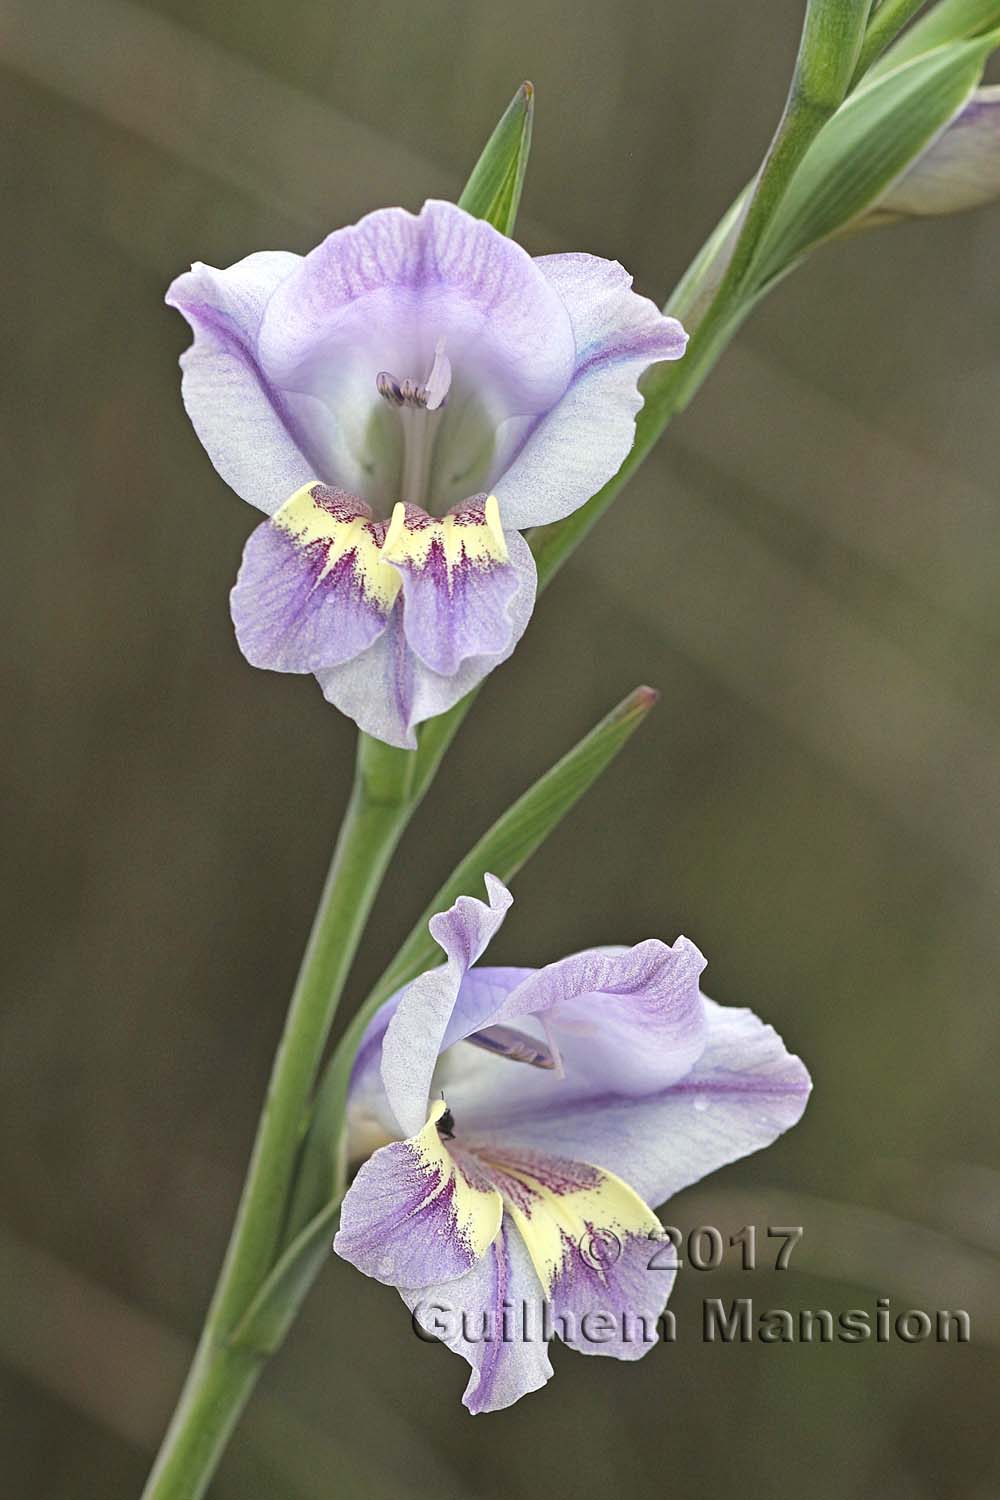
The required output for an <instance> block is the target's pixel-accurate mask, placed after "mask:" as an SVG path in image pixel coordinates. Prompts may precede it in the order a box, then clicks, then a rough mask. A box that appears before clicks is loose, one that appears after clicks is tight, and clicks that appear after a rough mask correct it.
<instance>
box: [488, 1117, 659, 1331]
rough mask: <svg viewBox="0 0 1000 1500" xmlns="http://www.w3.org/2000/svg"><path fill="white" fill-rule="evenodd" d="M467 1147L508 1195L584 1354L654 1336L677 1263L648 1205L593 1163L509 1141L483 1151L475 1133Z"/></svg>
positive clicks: (546, 1287) (555, 1310) (559, 1318)
mask: <svg viewBox="0 0 1000 1500" xmlns="http://www.w3.org/2000/svg"><path fill="white" fill-rule="evenodd" d="M470 1150H471V1151H473V1152H475V1154H476V1159H477V1160H480V1161H481V1163H482V1170H483V1175H484V1178H485V1179H487V1180H489V1181H490V1182H492V1183H494V1185H495V1186H496V1187H497V1188H498V1189H499V1191H500V1192H501V1194H502V1195H503V1199H504V1209H505V1212H506V1213H507V1215H508V1216H509V1218H510V1219H511V1220H513V1222H514V1223H515V1224H516V1226H517V1229H518V1232H519V1233H520V1235H521V1238H522V1239H523V1241H524V1244H525V1248H526V1249H527V1251H528V1254H529V1256H530V1257H531V1261H532V1264H533V1266H534V1268H535V1271H536V1274H537V1275H538V1279H539V1283H540V1285H541V1288H542V1291H543V1294H544V1295H546V1296H547V1297H549V1299H550V1301H551V1312H552V1315H553V1319H554V1331H555V1332H556V1333H557V1334H558V1336H559V1337H560V1338H562V1339H563V1341H564V1342H565V1343H568V1344H572V1345H573V1347H574V1348H578V1349H581V1350H582V1351H583V1352H584V1353H589V1354H610V1355H612V1356H614V1357H615V1358H617V1359H639V1358H641V1357H642V1355H643V1354H645V1353H646V1352H647V1351H648V1350H649V1349H650V1348H651V1347H652V1344H653V1343H655V1341H656V1340H655V1335H656V1319H657V1318H658V1316H659V1314H660V1313H661V1312H662V1311H663V1308H664V1306H665V1305H666V1301H667V1298H668V1296H669V1295H670V1289H671V1287H672V1285H673V1276H674V1269H675V1257H674V1256H673V1254H672V1251H671V1247H670V1245H669V1243H667V1242H666V1241H665V1239H664V1235H663V1230H662V1227H661V1225H660V1222H659V1220H658V1219H657V1217H656V1215H655V1214H654V1213H653V1212H652V1210H651V1209H650V1208H649V1206H648V1204H646V1203H644V1202H643V1201H642V1199H641V1198H640V1197H639V1196H638V1194H637V1193H636V1192H635V1191H634V1189H633V1188H632V1187H631V1186H630V1185H629V1184H628V1183H627V1182H625V1181H623V1180H622V1179H621V1178H619V1177H617V1176H614V1175H613V1174H611V1173H609V1172H607V1171H606V1170H604V1169H603V1168H601V1167H598V1166H595V1165H594V1164H593V1163H590V1162H585V1161H572V1160H569V1159H567V1158H565V1157H559V1156H553V1155H551V1154H549V1153H547V1152H542V1151H539V1150H537V1149H534V1148H532V1149H529V1150H518V1149H517V1148H514V1147H511V1146H510V1145H509V1144H505V1143H503V1142H496V1143H494V1142H490V1144H489V1146H488V1148H487V1149H486V1150H482V1151H481V1150H480V1148H479V1146H478V1144H477V1143H475V1142H472V1143H470ZM654 1260H655V1266H656V1269H655V1270H654V1269H652V1268H651V1265H650V1263H651V1262H653V1261H654ZM644 1332H645V1333H647V1334H650V1333H651V1334H652V1338H649V1337H643V1336H642V1335H643V1333H644Z"/></svg>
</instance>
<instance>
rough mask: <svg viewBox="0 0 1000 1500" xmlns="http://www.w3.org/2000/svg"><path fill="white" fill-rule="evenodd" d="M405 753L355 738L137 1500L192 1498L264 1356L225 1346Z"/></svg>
mask: <svg viewBox="0 0 1000 1500" xmlns="http://www.w3.org/2000/svg"><path fill="white" fill-rule="evenodd" d="M412 761H413V756H412V755H405V754H403V753H399V752H397V753H396V756H395V758H394V757H393V755H392V754H391V753H387V752H386V747H384V746H379V745H377V744H376V743H375V742H372V741H369V740H367V738H366V737H365V736H364V735H362V736H361V738H360V741H359V746H358V761H357V768H356V772H355V779H354V787H353V790H352V792H351V798H350V802H349V803H348V807H347V812H346V814H345V817H344V822H343V825H342V827H341V830H340V835H339V837H338V839H337V845H336V848H335V850H334V855H333V860H332V862H331V865H330V871H329V874H328V876H327V880H326V885H325V886H324V889H323V894H322V897H321V899H320V903H319V908H318V910H317V913H316V917H315V920H314V922H313V926H312V931H311V933H310V935H309V942H308V944H307V946H306V951H305V954H304V956H303V959H302V964H301V967H300V969H299V975H298V979H297V981H296V985H295V990H294V992H293V994H292V999H291V1003H290V1005H289V1009H288V1016H287V1019H286V1022H285V1029H284V1032H283V1034H282V1038H281V1042H280V1045H279V1047H278V1051H277V1054H276V1056H275V1060H274V1066H273V1069H272V1072H271V1081H270V1084H269V1087H268V1091H267V1098H266V1100H265V1103H264V1109H263V1113H262V1114H261V1118H260V1125H259V1127H258V1131H257V1139H256V1142H255V1144H254V1150H253V1156H252V1157H251V1160H250V1167H249V1170H248V1172H247V1178H246V1183H245V1185H244V1189H243V1196H242V1198H241V1200H240V1207H239V1211H238V1213H237V1217H236V1223H235V1225H234V1227H233V1233H232V1237H231V1239H230V1242H229V1249H228V1251H227V1254H226V1259H225V1262H224V1264H223V1267H222V1271H221V1273H220V1276H219V1282H218V1286H217V1288H216V1292H215V1296H214V1298H213V1300H212V1305H211V1308H210V1310H209V1313H208V1317H207V1319H206V1322H205V1328H204V1332H203V1334H202V1337H201V1341H200V1343H199V1346H198V1352H197V1354H196V1355H195V1359H194V1362H193V1364H192V1366H191V1371H190V1373H189V1375H188V1379H187V1383H186V1385H185V1388H184V1392H183V1395H182V1397H181V1400H180V1403H179V1405H178V1408H177V1411H176V1413H175V1415H174V1419H173V1421H172V1423H171V1425H170V1428H169V1430H168V1432H167V1435H166V1437H165V1439H164V1442H163V1446H162V1448H161V1450H160V1454H159V1457H158V1458H157V1461H156V1464H155V1466H154V1468H153V1471H152V1473H151V1475H150V1477H149V1480H148V1482H147V1485H146V1489H145V1490H144V1492H143V1495H144V1500H198V1497H199V1496H201V1495H202V1494H203V1493H204V1491H205V1487H206V1486H207V1484H208V1482H209V1480H210V1478H211V1476H212V1473H213V1471H214V1469H215V1465H216V1464H217V1462H218V1459H219V1457H220V1456H221V1453H222V1450H223V1448H224V1446H225V1442H226V1439H227V1437H228V1436H229V1433H230V1432H231V1431H232V1428H233V1426H234V1425H235V1423H236V1421H237V1419H238V1417H239V1414H240V1412H241V1411H242V1409H243V1406H244V1405H245V1403H246V1401H247V1399H248V1397H249V1395H250V1393H251V1391H252V1390H253V1387H254V1384H255V1382H256V1379H257V1375H258V1374H259V1371H260V1369H261V1367H262V1365H263V1356H262V1355H261V1354H260V1353H259V1352H257V1351H254V1350H248V1349H245V1348H242V1347H240V1348H237V1347H235V1346H233V1345H232V1344H230V1342H229V1340H230V1336H231V1335H232V1333H233V1331H234V1329H235V1328H236V1326H237V1325H238V1323H239V1321H240V1319H241V1317H242V1316H243V1314H244V1313H245V1312H246V1311H247V1308H248V1306H249V1305H250V1303H251V1301H252V1299H253V1297H254V1295H255V1293H256V1292H257V1290H258V1289H259V1287H260V1286H261V1284H262V1282H263V1281H264V1279H265V1277H266V1276H267V1274H268V1272H269V1271H270V1270H271V1268H272V1266H273V1264H274V1261H275V1259H276V1257H277V1254H278V1253H279V1250H280V1247H281V1238H282V1233H283V1230H284V1221H285V1214H286V1211H287V1206H288V1190H289V1184H290V1182H291V1179H292V1174H293V1169H294V1165H295V1159H296V1155H297V1152H298V1148H299V1145H300V1141H301V1135H302V1129H303V1121H304V1120H305V1118H306V1114H307V1110H308V1105H309V1098H310V1095H311V1092H312V1087H313V1084H314V1082H315V1078H316V1072H317V1069H318V1067H319V1062H320V1058H321V1056H322V1052H323V1048H324V1046H325V1044H326V1039H327V1037H328V1035H329V1031H330V1025H331V1023H332V1021H333V1017H334V1014H335V1012H336V1009H337V1004H338V1002H339V1000H340V995H341V992H342V990H343V987H344V981H345V980H346V978H347V974H348V971H349V969H350V966H351V963H352V961H353V959H354V955H355V952H356V951H357V946H358V942H359V941H360V938H361V934H362V932H363V931H364V927H365V922H366V920H367V917H368V913H369V911H370V910H371V906H372V903H373V901H374V899H375V896H376V894H377V892H378V888H379V886H380V884H381V881H382V876H383V875H384V873H385V869H386V866H387V865H388V862H389V859H390V858H391V856H392V853H393V851H394V849H395V847H396V844H397V843H398V841H399V838H400V835H401V834H402V832H403V829H404V828H405V827H406V824H407V823H408V822H409V820H410V818H411V816H412V814H413V811H414V809H415V807H416V800H414V799H413V797H412V796H411V795H410V787H409V780H410V775H411V771H410V766H411V763H412Z"/></svg>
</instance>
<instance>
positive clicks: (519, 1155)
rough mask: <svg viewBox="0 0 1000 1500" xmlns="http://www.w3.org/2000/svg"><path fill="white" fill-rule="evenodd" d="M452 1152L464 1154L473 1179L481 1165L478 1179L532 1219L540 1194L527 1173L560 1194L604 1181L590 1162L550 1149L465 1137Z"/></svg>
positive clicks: (466, 1167)
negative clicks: (555, 1153)
mask: <svg viewBox="0 0 1000 1500" xmlns="http://www.w3.org/2000/svg"><path fill="white" fill-rule="evenodd" d="M453 1154H454V1155H455V1156H456V1160H457V1159H459V1157H461V1160H462V1162H463V1164H464V1165H465V1170H466V1175H467V1176H469V1177H470V1180H471V1175H470V1174H471V1173H473V1172H475V1171H476V1167H477V1166H478V1180H479V1182H480V1183H482V1184H483V1185H486V1184H488V1185H490V1186H492V1187H495V1188H496V1189H497V1191H498V1192H499V1193H500V1194H501V1195H502V1196H503V1197H504V1198H506V1199H507V1200H508V1201H509V1202H510V1203H512V1204H514V1206H515V1207H517V1208H519V1209H521V1211H522V1212H523V1213H524V1215H525V1217H526V1218H529V1219H530V1217H531V1214H532V1210H533V1208H534V1207H535V1206H536V1205H537V1204H538V1202H539V1194H538V1193H537V1192H536V1191H535V1188H534V1187H533V1185H532V1183H531V1182H526V1181H525V1180H524V1179H525V1177H530V1178H532V1179H533V1180H534V1181H535V1182H538V1183H539V1184H540V1185H541V1186H542V1187H544V1188H546V1189H547V1191H548V1192H550V1193H552V1194H553V1195H554V1196H555V1197H557V1198H561V1197H563V1196H564V1195H565V1194H567V1193H576V1192H579V1191H580V1190H581V1189H584V1188H594V1187H598V1186H599V1185H600V1183H601V1181H602V1177H601V1173H600V1172H599V1171H598V1170H597V1169H596V1168H595V1167H592V1166H590V1165H589V1164H588V1163H587V1162H582V1161H570V1160H569V1159H568V1158H566V1157H560V1156H550V1155H549V1154H548V1153H547V1152H534V1151H526V1150H523V1149H520V1148H517V1147H506V1146H499V1147H494V1146H488V1145H482V1144H479V1145H477V1144H476V1143H475V1142H469V1141H466V1142H464V1143H463V1145H462V1147H460V1148H458V1150H457V1151H454V1148H453ZM470 1158H471V1161H470ZM473 1164H475V1165H473ZM521 1174H523V1175H521Z"/></svg>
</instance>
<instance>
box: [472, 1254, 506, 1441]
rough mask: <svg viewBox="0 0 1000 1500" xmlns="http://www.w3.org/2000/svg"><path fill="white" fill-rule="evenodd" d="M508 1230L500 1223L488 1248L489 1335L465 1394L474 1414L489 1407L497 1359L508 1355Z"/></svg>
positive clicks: (495, 1378) (498, 1362)
mask: <svg viewBox="0 0 1000 1500" xmlns="http://www.w3.org/2000/svg"><path fill="white" fill-rule="evenodd" d="M507 1253H508V1252H507V1231H506V1228H505V1227H504V1226H501V1229H500V1233H499V1234H498V1235H497V1237H496V1239H495V1240H494V1241H493V1244H492V1245H491V1247H490V1250H489V1256H490V1261H491V1265H492V1269H493V1298H492V1302H493V1305H492V1307H491V1308H490V1311H489V1314H488V1316H489V1318H490V1323H491V1329H490V1332H491V1335H492V1336H491V1337H490V1338H488V1339H484V1340H483V1348H484V1350H485V1354H484V1358H483V1362H482V1364H481V1365H480V1367H479V1380H478V1382H477V1384H476V1388H475V1390H474V1391H473V1392H472V1394H471V1395H469V1396H467V1397H466V1400H465V1405H466V1407H467V1409H468V1410H469V1411H470V1412H472V1413H473V1415H475V1414H476V1413H478V1412H481V1411H488V1410H489V1409H490V1399H491V1397H492V1395H493V1389H494V1386H495V1385H496V1380H497V1373H498V1369H499V1365H500V1361H501V1360H502V1359H503V1358H505V1356H507V1353H508V1351H507V1342H506V1340H505V1339H504V1338H503V1337H502V1333H503V1329H504V1313H505V1311H506V1309H505V1307H504V1303H505V1302H506V1300H507V1283H508V1279H509V1277H508V1266H507Z"/></svg>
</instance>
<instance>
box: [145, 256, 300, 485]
mask: <svg viewBox="0 0 1000 1500" xmlns="http://www.w3.org/2000/svg"><path fill="white" fill-rule="evenodd" d="M301 262H302V257H301V256H299V255H292V254H290V253H287V252H285V251H278V250H275V251H261V252H260V253H259V254H257V255H248V256H247V257H246V259H245V260H241V261H237V263H236V265H234V266H230V267H229V268H228V269H227V270H221V271H220V270H216V269H215V268H214V267H212V266H206V265H202V264H200V263H199V264H196V265H195V266H193V267H192V269H191V270H190V271H187V272H185V273H184V275H183V276H178V277H177V279H176V280H175V281H174V282H173V284H172V285H171V287H170V290H169V291H168V292H167V298H166V300H167V302H168V304H169V305H170V306H171V307H176V308H177V309H178V311H179V312H181V313H183V315H184V317H185V318H186V319H187V321H188V322H189V323H190V325H191V328H192V329H193V331H194V343H193V344H192V345H191V347H190V348H189V349H188V350H187V351H186V352H185V353H184V354H183V355H182V356H181V369H182V371H183V379H182V382H181V394H182V396H183V398H184V405H185V407H186V408H187V412H188V416H189V417H190V418H191V421H192V423H193V424H194V429H195V431H196V432H197V434H198V436H199V437H200V438H201V441H202V443H203V444H204V446H205V448H206V449H207V450H208V455H209V457H210V458H211V460H212V462H213V464H214V465H215V467H216V469H218V471H219V473H220V474H221V475H222V477H223V479H224V480H225V481H226V483H227V484H228V485H231V486H232V488H233V489H234V490H235V491H236V493H237V494H238V495H241V496H242V497H243V499H244V500H249V502H250V504H251V505H256V506H257V508H258V509H259V510H262V511H264V512H266V514H268V515H270V514H271V513H272V511H275V510H277V509H278V507H279V506H280V505H283V504H284V502H285V501H286V500H287V499H288V497H289V495H291V494H292V493H293V492H294V491H295V490H297V489H299V488H300V486H302V485H304V484H306V483H307V482H308V481H309V480H310V479H312V478H313V477H314V476H315V473H316V470H315V468H314V467H313V465H312V464H311V463H310V462H309V460H308V458H307V457H306V455H305V454H304V453H303V451H302V448H301V446H300V444H299V442H298V440H297V439H296V437H295V436H293V434H292V431H291V430H290V426H289V412H288V410H287V407H286V404H285V402H284V400H283V398H282V396H281V393H280V392H279V391H278V390H276V389H275V388H274V386H273V385H271V384H270V383H269V382H268V380H267V379H266V377H265V376H264V374H263V372H262V370H261V368H260V364H259V361H258V358H257V334H258V331H259V329H260V324H261V319H262V318H263V315H264V309H265V307H266V306H267V303H268V300H269V299H270V297H271V296H272V294H273V293H274V291H275V289H276V288H277V287H279V286H280V285H281V283H282V282H283V281H285V280H286V279H287V278H288V277H289V276H290V275H291V274H292V273H293V272H294V271H295V270H296V268H297V267H298V266H299V265H300V264H301Z"/></svg>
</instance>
